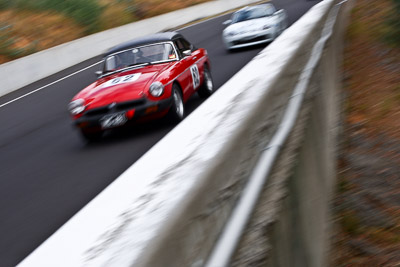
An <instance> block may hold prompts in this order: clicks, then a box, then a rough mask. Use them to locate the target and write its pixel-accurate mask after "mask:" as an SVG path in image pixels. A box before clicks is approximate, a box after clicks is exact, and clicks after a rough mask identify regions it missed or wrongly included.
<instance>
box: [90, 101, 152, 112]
mask: <svg viewBox="0 0 400 267" xmlns="http://www.w3.org/2000/svg"><path fill="white" fill-rule="evenodd" d="M145 103H146V100H145V99H138V100H132V101H127V102H120V103H115V104H109V105H107V106H103V107H98V108H93V109H89V110H87V111H86V112H85V113H84V114H83V115H85V116H98V115H103V114H107V113H112V112H118V111H124V110H130V109H134V108H136V107H138V106H141V105H143V104H145Z"/></svg>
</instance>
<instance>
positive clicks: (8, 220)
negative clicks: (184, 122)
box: [0, 0, 318, 267]
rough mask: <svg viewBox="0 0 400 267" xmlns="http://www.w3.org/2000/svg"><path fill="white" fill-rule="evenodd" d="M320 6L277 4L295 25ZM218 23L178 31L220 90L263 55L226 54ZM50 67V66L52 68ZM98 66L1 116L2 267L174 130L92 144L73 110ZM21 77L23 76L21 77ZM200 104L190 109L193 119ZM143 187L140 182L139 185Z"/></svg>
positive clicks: (141, 130)
mask: <svg viewBox="0 0 400 267" xmlns="http://www.w3.org/2000/svg"><path fill="white" fill-rule="evenodd" d="M317 2H318V1H307V0H279V1H276V3H275V4H276V5H277V7H278V8H285V9H286V10H287V12H288V15H289V22H290V24H291V23H293V22H294V21H296V20H297V19H298V18H299V17H301V16H302V15H303V14H304V13H305V12H306V11H307V10H308V9H309V8H310V7H311V6H312V5H314V4H316V3H317ZM227 19H228V16H223V17H218V18H215V19H212V20H208V21H206V22H203V23H201V24H196V25H194V26H192V27H189V28H184V29H182V30H180V31H181V32H182V33H183V35H184V36H185V37H186V38H187V39H188V40H189V41H191V42H193V43H194V44H195V45H196V46H198V47H204V48H206V49H207V50H208V52H209V56H210V59H211V64H212V66H211V67H212V69H211V71H212V76H213V78H214V83H215V86H216V88H218V87H220V86H221V85H222V84H224V83H225V82H226V81H227V80H229V78H230V77H232V76H233V75H234V74H235V73H236V72H237V71H238V70H240V69H241V68H242V67H243V66H244V65H245V64H246V63H247V62H249V61H250V60H251V59H252V58H253V57H254V56H255V55H256V54H257V53H258V52H259V51H260V50H261V49H262V48H263V47H260V46H258V47H253V48H249V49H242V50H240V51H237V52H233V53H228V52H226V51H225V48H224V46H223V43H222V39H221V33H222V30H223V28H224V26H223V25H222V22H223V21H225V20H227ZM99 59H100V58H94V59H91V60H88V61H86V62H83V63H81V64H78V65H76V66H73V67H71V68H69V69H66V70H64V71H62V72H60V73H57V74H55V75H52V76H51V77H48V78H46V79H43V80H41V81H39V82H36V83H34V84H31V85H29V86H26V87H24V88H21V89H20V90H18V91H16V92H13V93H11V94H8V95H6V96H3V97H1V98H0V105H2V104H4V103H6V102H8V101H10V100H13V99H15V98H17V97H19V96H22V95H24V94H26V93H28V92H31V91H33V90H35V89H37V88H40V87H42V86H44V85H47V84H49V83H51V82H53V81H55V80H57V79H59V78H62V77H65V76H67V75H69V74H71V73H73V72H75V71H77V70H81V69H83V68H85V67H87V66H90V65H91V64H93V63H96V62H98V61H99ZM49 64H51V62H49ZM98 69H99V65H95V66H93V67H90V68H88V69H86V70H84V71H81V72H79V73H77V74H75V75H73V76H71V77H69V78H66V79H64V80H62V81H60V82H58V83H55V84H53V85H51V86H48V87H46V88H44V89H43V90H40V91H37V92H35V93H32V94H30V95H28V96H26V97H23V98H21V99H19V100H17V101H15V102H12V103H10V104H8V105H5V106H3V107H1V108H0V125H1V131H0V166H1V168H0V266H2V267H4V266H14V265H16V264H17V263H18V262H20V261H21V260H22V259H23V258H25V257H26V256H27V255H28V254H29V253H30V252H32V251H33V250H34V249H35V248H36V247H37V246H39V245H40V244H41V243H42V242H43V241H45V240H46V239H47V238H48V237H49V236H50V235H51V234H52V233H54V232H55V231H56V230H57V229H58V228H59V227H60V226H61V225H63V224H64V223H65V222H66V221H67V220H68V219H69V218H71V217H72V216H73V215H74V214H75V213H76V212H77V211H78V210H80V209H81V208H82V207H83V206H84V205H85V204H87V203H88V202H89V201H90V200H91V199H93V198H94V197H95V196H96V195H97V194H98V193H100V192H101V191H102V190H103V189H104V188H105V187H107V185H109V184H110V183H111V182H112V181H114V180H115V179H116V178H117V177H118V176H119V175H120V174H121V173H122V172H123V171H124V170H126V169H127V168H128V167H129V166H131V165H132V164H133V163H134V162H135V161H136V160H138V159H139V158H140V157H141V156H142V155H143V154H144V153H146V151H148V150H149V149H150V148H151V147H152V146H153V145H154V144H155V143H157V142H158V141H159V140H160V139H161V138H163V136H164V135H166V134H167V133H168V132H169V131H170V130H171V129H172V126H169V125H168V124H165V123H162V122H157V123H150V124H148V125H144V126H141V127H135V128H129V129H122V130H118V131H112V132H110V133H109V134H107V135H106V136H105V138H104V140H102V141H101V142H99V143H95V144H88V143H86V142H85V141H84V140H83V139H81V138H80V136H79V133H78V132H77V131H76V130H75V129H74V128H73V127H72V124H71V120H70V118H69V114H68V112H67V105H68V103H69V101H70V99H71V98H72V97H73V96H74V95H75V94H76V93H77V92H78V91H80V90H81V89H82V88H84V87H85V86H87V85H89V84H90V83H92V82H93V81H95V79H96V76H95V74H94V72H95V71H96V70H98ZM21 75H23V73H21ZM201 102H202V100H201V99H200V98H197V97H193V98H192V99H191V100H189V102H188V103H187V106H186V108H187V112H188V113H190V112H191V111H192V110H194V109H195V108H196V107H198V106H199V105H200V104H201ZM138 179H140V177H138Z"/></svg>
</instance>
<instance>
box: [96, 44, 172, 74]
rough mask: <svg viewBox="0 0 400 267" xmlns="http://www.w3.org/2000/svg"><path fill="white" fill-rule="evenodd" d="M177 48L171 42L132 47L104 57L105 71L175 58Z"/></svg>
mask: <svg viewBox="0 0 400 267" xmlns="http://www.w3.org/2000/svg"><path fill="white" fill-rule="evenodd" d="M176 58H177V56H176V53H175V50H174V48H173V46H172V45H171V44H170V43H160V44H151V45H145V46H140V47H134V48H130V49H128V50H124V51H121V52H117V53H114V54H112V55H109V56H108V57H106V58H105V59H104V69H103V72H104V73H105V72H112V71H116V70H119V69H123V68H126V67H129V66H135V65H140V64H146V63H147V64H152V63H159V62H164V61H170V60H175V59H176Z"/></svg>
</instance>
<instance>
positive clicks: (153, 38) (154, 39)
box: [104, 32, 182, 56]
mask: <svg viewBox="0 0 400 267" xmlns="http://www.w3.org/2000/svg"><path fill="white" fill-rule="evenodd" d="M178 37H182V35H181V34H180V33H178V32H162V33H155V34H151V35H147V36H144V37H139V38H136V39H134V40H131V41H128V42H125V43H122V44H119V45H117V46H114V47H112V48H110V49H109V50H108V51H107V52H106V53H104V56H108V55H111V54H114V53H116V52H118V51H123V50H127V49H129V48H132V47H136V46H141V45H146V44H152V43H158V42H165V41H172V40H173V39H175V38H178Z"/></svg>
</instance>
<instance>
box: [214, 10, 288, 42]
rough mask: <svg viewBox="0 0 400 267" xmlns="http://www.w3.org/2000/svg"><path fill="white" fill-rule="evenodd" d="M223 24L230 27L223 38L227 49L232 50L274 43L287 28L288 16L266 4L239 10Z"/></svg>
mask: <svg viewBox="0 0 400 267" xmlns="http://www.w3.org/2000/svg"><path fill="white" fill-rule="evenodd" d="M223 24H225V25H229V26H228V27H226V28H225V29H224V31H223V33H222V38H223V40H224V43H225V46H226V48H227V49H228V50H232V49H235V48H241V47H246V46H251V45H257V44H262V43H267V42H271V41H273V40H274V39H275V38H276V37H277V36H279V34H281V33H282V32H283V31H284V30H285V29H286V28H287V14H286V11H285V10H284V9H280V10H276V8H275V6H274V5H273V4H271V3H265V4H259V5H255V6H247V7H244V8H242V9H240V10H238V11H236V12H235V13H233V14H232V17H231V19H229V20H227V21H225V22H224V23H223Z"/></svg>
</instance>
